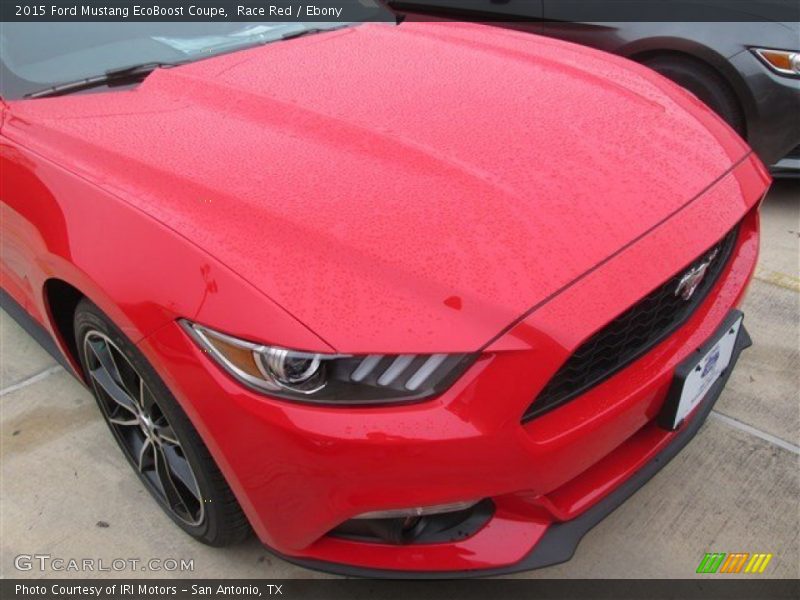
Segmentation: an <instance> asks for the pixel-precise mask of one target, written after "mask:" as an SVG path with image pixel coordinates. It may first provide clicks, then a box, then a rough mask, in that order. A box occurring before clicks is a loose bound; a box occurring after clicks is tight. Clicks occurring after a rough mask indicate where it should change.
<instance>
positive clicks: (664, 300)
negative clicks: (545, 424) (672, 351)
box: [522, 228, 737, 422]
mask: <svg viewBox="0 0 800 600" xmlns="http://www.w3.org/2000/svg"><path fill="white" fill-rule="evenodd" d="M736 233H737V229H736V228H735V229H733V230H732V231H731V232H729V233H728V234H727V235H726V236H725V237H724V238H723V239H722V240H720V241H719V242H718V243H717V244H716V245H714V246H713V247H712V248H710V249H709V250H708V251H707V252H704V253H703V254H702V255H701V256H700V257H699V258H697V260H695V261H694V262H693V263H692V264H690V265H688V266H687V267H686V268H684V269H681V270H680V271H679V272H678V273H677V274H676V275H675V276H673V277H672V278H671V279H669V281H667V282H666V283H664V284H663V285H661V286H660V287H658V288H656V289H655V290H653V291H652V292H650V293H649V294H648V295H647V296H645V297H644V298H642V299H641V300H640V301H639V302H637V303H636V304H634V305H633V306H632V307H631V308H629V309H628V310H626V311H625V312H624V313H622V314H621V315H619V316H618V317H617V318H616V319H614V320H613V321H611V322H610V323H609V324H608V325H606V326H605V327H604V328H603V329H601V330H600V331H598V332H597V333H595V334H594V335H593V336H592V337H590V338H589V339H588V340H586V342H584V343H583V344H582V345H581V346H580V348H578V349H577V350H576V351H575V353H574V354H573V355H572V356H571V357H570V358H569V359H568V360H567V362H565V363H564V364H563V365H562V367H561V368H560V369H559V370H558V372H557V373H556V374H555V375H554V376H553V378H552V379H551V380H550V382H549V383H548V384H547V385H546V386H545V388H544V389H543V390H542V391H541V392H540V393H539V395H538V396H537V397H536V399H535V400H534V401H533V403H532V404H531V405H530V407H528V410H527V411H526V412H525V414H524V415H523V417H522V420H523V422H524V421H528V420H530V419H533V418H534V417H538V416H539V415H541V414H544V413H545V412H548V411H550V410H552V409H554V408H555V407H557V406H560V405H561V404H564V403H565V402H567V401H569V400H571V399H572V398H575V397H576V396H578V395H580V394H582V393H584V392H585V391H587V390H588V389H590V388H592V387H594V386H595V385H597V384H599V383H600V382H601V381H604V380H605V379H607V378H608V377H611V375H613V374H614V373H616V372H617V371H619V370H620V369H622V368H623V367H625V366H626V365H628V364H630V363H631V362H633V361H634V360H636V359H637V358H638V357H640V356H641V355H642V354H644V353H645V352H647V351H648V350H649V349H650V348H652V347H653V346H655V345H656V344H657V343H658V342H660V341H661V340H663V339H664V338H665V337H667V336H668V335H669V334H670V333H672V332H673V331H675V330H676V329H677V328H678V327H680V325H681V324H682V323H683V322H684V321H686V319H688V318H689V316H690V315H691V314H692V312H694V310H695V309H696V308H697V307H698V306H699V305H700V303H701V302H702V301H703V299H704V298H705V297H706V295H707V294H708V292H709V290H710V289H711V288H712V287H713V285H714V282H715V281H716V280H717V278H718V277H719V275H720V273H721V272H722V269H723V267H724V266H725V264H726V263H727V262H728V258H729V257H730V254H731V250H732V249H733V246H734V244H735V242H736ZM711 256H713V258H712V259H711V261H710V264H709V265H708V268H707V270H706V272H705V276H704V277H703V279H702V281H701V282H700V283H699V285H698V286H697V288H696V289H695V291H694V293H693V294H692V295H691V297H690V298H689V299H688V300H685V299H683V298H682V297H681V295H680V294H676V289H677V288H678V285H679V284H680V282H681V279H682V278H683V277H684V276H685V275H686V274H687V273H689V272H690V271H691V270H692V269H695V268H697V267H698V266H699V265H701V264H702V263H703V262H704V261H706V260H708V258H709V257H711Z"/></svg>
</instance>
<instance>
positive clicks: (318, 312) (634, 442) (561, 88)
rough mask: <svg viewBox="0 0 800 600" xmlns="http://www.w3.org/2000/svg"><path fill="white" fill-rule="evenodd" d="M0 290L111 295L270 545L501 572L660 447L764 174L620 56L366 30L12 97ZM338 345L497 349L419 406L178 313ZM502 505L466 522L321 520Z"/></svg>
mask: <svg viewBox="0 0 800 600" xmlns="http://www.w3.org/2000/svg"><path fill="white" fill-rule="evenodd" d="M0 142H2V146H0V151H1V152H2V154H0V160H2V194H1V195H0V198H1V199H2V205H1V206H2V219H3V257H2V277H3V279H2V283H3V288H4V289H5V290H6V291H7V292H8V293H10V294H11V296H12V297H14V298H15V299H16V300H17V301H18V302H19V303H21V304H23V306H25V308H26V309H27V310H28V312H29V313H30V314H31V315H32V316H34V317H35V318H36V319H37V320H38V321H39V322H40V323H41V324H42V325H43V326H44V327H45V328H46V329H47V330H48V331H49V332H50V333H51V334H52V335H53V336H54V337H55V338H56V339H57V340H58V341H59V344H60V347H61V349H62V351H63V352H64V353H65V354H66V355H67V356H68V357H70V358H72V357H71V356H70V353H69V345H68V344H67V343H65V340H63V339H61V338H60V336H59V333H58V331H57V330H56V328H55V326H54V324H53V322H52V319H51V318H50V315H49V308H48V306H47V301H46V298H45V295H44V294H43V289H44V286H45V282H46V281H47V280H49V279H51V278H57V279H60V280H63V281H65V282H68V283H69V284H71V285H72V286H74V287H75V288H77V289H79V290H80V291H81V292H82V293H83V294H85V295H86V296H88V297H89V298H90V299H92V301H94V302H95V303H96V304H97V305H98V306H99V307H100V308H101V309H102V310H103V311H105V312H106V313H107V314H108V315H109V316H110V317H111V318H112V319H113V320H114V321H115V322H116V323H117V324H118V325H120V327H122V328H123V330H124V331H125V332H126V334H127V335H128V336H129V337H130V338H131V339H132V340H133V341H134V342H136V343H137V344H138V345H139V347H140V348H141V350H142V351H143V352H144V354H145V356H146V357H147V358H148V359H149V361H150V362H151V363H152V364H153V365H154V366H155V368H156V370H157V371H158V372H159V374H160V375H161V376H162V378H163V379H164V380H165V382H166V383H167V385H168V386H169V388H170V389H171V390H172V391H173V393H174V394H175V396H176V397H177V399H178V400H179V402H180V403H181V405H182V406H183V408H184V409H185V411H186V412H187V414H188V415H189V417H190V419H191V421H192V422H193V424H194V425H195V427H196V428H197V429H198V431H199V432H200V434H201V436H202V438H203V439H204V441H205V442H206V444H207V445H208V447H209V449H210V450H211V452H212V454H213V456H214V458H215V459H216V461H217V462H218V464H219V466H220V468H221V470H222V471H223V473H224V474H225V476H226V478H227V480H228V482H229V483H230V485H231V487H232V489H233V490H234V492H235V493H236V496H237V498H238V499H239V501H240V503H241V504H242V507H243V509H244V511H245V512H246V514H247V515H248V517H249V519H250V521H251V523H252V525H253V527H254V529H255V530H256V532H257V534H258V536H259V538H260V539H261V540H262V541H263V542H264V543H265V544H267V545H268V546H270V547H271V548H273V549H275V550H277V551H279V552H281V553H283V554H284V555H287V556H292V557H302V558H310V559H318V560H324V561H333V562H344V563H348V564H353V565H359V566H364V567H370V568H376V569H411V570H417V571H438V570H460V569H480V568H491V567H500V566H504V565H509V564H512V563H514V562H516V561H518V560H519V559H520V558H521V557H522V556H524V555H525V554H526V553H528V552H529V551H530V550H531V548H532V547H534V546H535V545H536V542H537V540H538V539H539V538H540V537H541V536H542V535H544V533H545V532H546V531H547V529H548V527H549V526H550V525H551V524H552V523H554V522H558V521H563V520H567V519H571V518H574V517H575V516H577V515H579V514H581V513H582V512H583V511H585V510H586V509H587V508H588V507H590V506H592V505H593V504H595V503H596V502H598V501H599V500H600V499H602V498H603V497H605V496H606V495H607V494H609V493H610V492H611V491H612V490H613V489H615V488H616V487H617V486H619V485H620V484H621V483H622V482H624V481H625V480H626V479H627V478H629V477H630V476H631V475H632V474H633V473H635V472H636V471H637V470H638V469H640V468H641V467H642V465H643V464H645V463H646V462H648V460H650V459H651V458H652V457H653V456H655V455H656V454H657V453H658V452H659V451H660V450H661V449H662V448H664V447H665V446H666V445H667V444H668V443H669V442H670V440H671V438H672V436H674V434H673V433H671V432H669V431H667V430H664V429H661V428H659V427H658V426H657V425H656V424H655V423H654V418H655V416H656V414H657V413H658V411H659V410H660V407H661V405H662V404H663V402H664V398H665V395H666V393H667V388H668V387H669V384H670V382H671V380H672V374H673V371H674V369H675V366H676V365H677V364H678V363H680V362H681V361H682V360H684V359H685V358H686V357H687V356H688V355H689V354H691V353H692V352H693V351H694V350H695V349H696V348H697V347H699V346H700V345H701V344H702V343H704V342H705V341H706V340H707V339H708V337H709V336H710V335H711V334H712V333H713V332H714V331H715V330H716V328H717V327H718V326H719V325H720V323H721V322H722V321H723V320H724V318H725V316H726V315H727V314H728V313H729V311H730V310H731V308H733V307H735V306H736V305H737V304H738V303H739V302H740V300H741V298H742V296H743V294H744V291H745V289H746V285H747V282H748V280H749V278H750V276H751V274H752V271H753V268H754V265H755V261H756V258H757V254H758V215H757V211H756V207H757V204H758V202H759V200H760V199H761V198H762V197H763V194H764V192H765V189H766V186H767V184H768V182H769V177H768V175H767V173H766V171H765V169H764V168H763V165H761V163H760V162H759V161H758V159H756V158H755V157H754V155H752V154H751V153H750V152H749V150H748V148H747V147H746V146H745V144H744V143H743V142H742V141H741V140H740V139H739V138H738V137H737V136H736V135H735V134H734V133H733V132H732V131H731V130H730V129H729V128H728V127H727V125H725V124H724V123H723V122H722V121H720V120H719V119H718V118H717V117H716V116H715V115H713V113H711V111H710V110H708V109H707V108H705V107H703V106H702V105H701V104H700V103H699V101H697V100H695V99H694V98H693V97H691V96H689V95H688V94H686V93H685V92H683V91H681V90H679V89H678V88H676V87H675V86H673V85H672V84H670V83H669V82H667V81H666V80H664V79H662V78H661V77H660V76H658V75H656V74H654V73H651V72H649V71H647V70H646V69H644V68H643V67H640V66H638V65H634V64H632V63H629V62H627V61H625V60H623V59H619V58H616V57H612V56H609V55H604V54H601V53H598V52H596V51H593V50H589V49H585V48H581V47H578V46H573V45H570V44H566V43H562V42H559V41H555V40H550V39H539V38H535V37H534V36H530V35H525V34H517V33H514V32H509V31H507V30H501V29H489V28H482V27H479V26H475V25H466V24H441V23H437V24H433V23H427V24H424V23H408V24H403V25H402V26H399V27H389V26H386V25H380V24H372V25H366V24H365V25H361V26H358V27H354V28H350V29H345V30H339V31H335V32H330V33H325V34H318V35H314V36H309V37H304V38H300V39H296V40H291V41H286V42H280V43H275V44H272V45H267V46H264V47H261V48H257V49H253V50H247V51H242V52H237V53H233V54H229V55H225V56H220V57H216V58H212V59H207V60H204V61H201V62H197V63H193V64H190V65H187V66H183V67H179V68H173V69H169V70H159V71H156V72H155V73H153V74H152V75H151V76H150V77H148V78H147V80H146V81H145V82H144V83H142V84H141V85H140V86H138V87H136V88H135V89H131V90H126V91H116V92H103V93H92V94H80V95H73V96H64V97H59V98H47V99H37V100H26V101H18V102H9V103H8V105H7V106H4V107H3V121H2V139H0ZM737 223H741V225H740V227H741V230H740V233H739V237H738V241H737V244H736V247H735V249H734V251H733V254H732V256H731V258H730V260H729V262H728V265H727V266H726V268H725V271H724V272H723V274H722V275H721V277H720V278H719V280H718V281H717V282H716V284H715V286H714V288H713V290H712V291H711V293H710V294H709V295H708V297H707V298H706V299H705V300H704V301H703V303H702V304H701V305H700V307H699V308H698V309H697V310H696V311H695V312H694V313H693V314H692V316H691V318H690V319H689V320H688V321H687V322H686V323H684V324H683V325H682V326H681V327H680V329H679V330H678V331H677V332H675V333H674V334H673V335H671V336H670V337H668V338H667V339H665V340H664V341H662V342H661V343H659V344H658V345H657V346H655V347H654V348H652V349H651V350H650V351H649V352H648V353H647V354H645V355H644V356H642V357H640V358H639V359H638V360H636V361H635V362H634V363H632V364H631V365H629V366H628V367H626V368H625V369H624V370H623V371H620V372H619V373H617V374H616V375H614V376H613V377H611V378H609V379H607V380H606V381H604V382H603V383H601V384H600V385H597V386H596V387H594V388H593V389H591V390H590V391H589V392H587V393H585V394H583V395H581V396H579V397H578V398H576V399H574V400H572V401H571V402H569V403H568V404H566V405H564V406H562V407H560V408H559V409H557V410H554V411H552V412H550V413H547V414H545V415H543V416H541V417H539V418H537V419H535V420H533V421H532V422H530V423H528V424H526V425H522V424H521V423H520V418H521V416H522V414H523V412H524V411H525V409H526V408H527V406H528V405H529V404H530V403H531V401H532V400H533V398H535V397H536V395H537V393H538V392H539V391H540V390H541V389H542V388H543V387H544V385H545V384H546V383H547V382H548V381H549V379H550V378H551V377H552V375H553V374H554V373H555V372H556V371H557V370H558V368H559V367H560V366H561V365H562V364H563V363H564V361H565V360H566V359H567V358H568V357H569V356H570V355H571V354H572V352H573V351H574V350H575V349H576V348H577V347H578V346H579V345H580V344H581V343H582V342H583V341H584V340H586V339H587V338H588V337H589V336H591V335H592V334H593V333H594V332H595V331H598V330H599V329H601V328H602V327H603V326H604V325H606V324H607V323H608V322H609V321H610V320H612V319H613V318H614V317H615V316H616V315H618V314H620V313H621V312H623V311H624V310H625V309H626V308H628V307H629V306H631V305H633V304H635V303H636V302H637V301H638V300H639V299H641V298H642V297H643V296H644V295H645V294H647V293H648V292H649V291H650V290H652V289H654V288H656V287H658V286H659V285H661V284H662V283H663V282H664V281H666V280H668V279H669V278H670V277H671V276H673V275H674V274H675V273H676V272H678V271H679V270H680V269H681V268H683V267H685V266H686V265H687V264H689V263H691V262H692V261H693V260H694V259H695V258H697V257H698V256H699V255H701V254H702V253H703V252H704V251H706V250H707V249H708V248H709V247H711V246H712V245H713V244H714V243H716V242H717V241H718V240H719V239H721V238H722V237H723V236H724V235H725V234H726V233H727V232H728V231H729V230H730V229H731V228H733V227H734V226H735V225H736V224H737ZM182 317H185V318H189V319H192V320H196V321H198V322H200V323H203V324H206V325H209V326H211V327H214V328H216V329H218V330H221V331H225V332H227V333H229V334H232V335H237V336H240V337H243V338H246V339H249V340H253V341H257V342H263V343H267V344H269V343H274V344H279V345H281V346H285V347H291V348H297V349H303V350H313V351H319V352H333V351H338V352H347V353H369V352H377V353H406V352H408V353H429V352H476V351H479V350H482V351H483V354H482V355H481V357H480V358H479V359H478V360H477V362H475V363H474V364H473V365H472V367H471V368H470V369H469V370H468V371H467V372H466V373H465V374H464V375H463V376H462V377H461V378H460V379H459V380H458V381H457V382H456V383H455V384H454V385H453V386H452V387H451V388H450V389H449V390H447V391H446V392H445V393H443V394H442V395H440V396H438V397H436V398H434V399H432V400H428V401H425V402H422V403H418V404H414V405H409V406H402V407H382V408H346V407H319V406H306V405H300V404H292V403H289V402H285V401H281V400H277V399H272V398H269V397H266V396H263V395H260V394H257V393H254V392H252V391H250V390H248V389H246V388H244V387H242V386H241V385H240V384H238V383H237V382H235V381H234V380H232V379H231V378H230V377H229V376H228V375H226V374H225V373H224V372H222V371H221V370H220V369H219V368H217V366H216V365H215V364H213V363H212V362H211V361H210V360H209V358H208V356H206V355H205V354H204V353H203V352H202V351H201V350H200V349H199V348H198V347H197V346H196V345H195V343H194V342H193V341H192V340H191V339H190V338H189V337H188V336H187V335H186V333H185V332H184V331H183V329H182V328H181V327H180V326H179V325H178V324H177V322H176V319H178V318H182ZM487 497H490V498H492V499H493V501H494V504H495V506H496V511H495V514H494V516H493V517H492V518H491V520H490V521H489V522H488V523H487V524H486V526H485V527H483V528H482V529H481V530H480V531H478V532H477V533H476V534H475V535H473V536H471V537H469V538H468V539H466V540H462V541H460V542H453V543H446V544H445V543H442V544H425V545H413V544H412V545H408V546H389V545H383V544H368V543H363V542H355V541H352V540H344V539H337V538H333V537H329V536H326V535H325V534H326V533H327V532H328V531H330V530H331V529H332V528H333V527H335V526H337V525H338V524H340V523H342V522H343V521H345V520H347V519H350V518H352V517H354V516H355V515H357V514H360V513H364V512H367V511H373V510H384V509H390V508H402V507H407V506H426V505H434V504H442V503H447V502H454V501H461V500H465V499H480V498H487Z"/></svg>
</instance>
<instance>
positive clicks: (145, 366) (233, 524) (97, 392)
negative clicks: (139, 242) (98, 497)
mask: <svg viewBox="0 0 800 600" xmlns="http://www.w3.org/2000/svg"><path fill="white" fill-rule="evenodd" d="M74 326H75V328H74V331H75V343H76V345H77V348H78V357H79V359H80V363H81V367H82V368H83V372H84V375H85V377H86V381H87V383H88V384H89V388H90V389H91V390H92V393H93V395H94V397H95V400H96V401H97V404H98V406H99V408H100V411H101V413H102V414H103V418H104V419H105V421H106V424H107V425H108V427H109V429H110V430H111V433H112V434H113V436H114V439H115V440H116V441H117V444H118V445H119V447H120V449H121V450H122V452H123V454H124V455H125V457H126V458H127V459H128V462H129V463H130V465H131V467H132V468H133V469H134V472H136V474H137V475H138V477H139V479H140V480H141V481H142V483H143V484H144V486H145V487H146V488H147V490H148V491H149V492H150V494H151V495H152V496H153V498H155V500H156V501H157V502H158V504H159V505H160V506H161V508H162V509H163V510H164V512H166V513H167V514H168V515H169V517H170V518H171V519H172V520H173V521H174V522H175V523H176V524H177V525H178V526H179V527H180V528H181V529H183V530H184V531H185V532H186V533H188V534H189V535H191V536H192V537H193V538H195V539H197V540H199V541H201V542H203V543H204V544H208V545H209V546H227V545H230V544H234V543H237V542H240V541H242V540H244V539H245V538H246V537H247V536H248V535H249V533H250V526H249V524H248V522H247V519H246V517H245V516H244V513H242V510H241V508H240V507H239V504H238V502H237V501H236V498H235V497H234V495H233V492H232V491H231V489H230V488H229V487H228V484H227V483H226V481H225V479H224V477H223V475H222V473H221V472H220V470H219V468H218V467H217V465H216V464H215V462H214V460H213V458H212V457H211V455H210V453H209V452H208V449H207V448H206V446H205V444H203V442H202V440H201V439H200V436H199V435H198V433H197V431H196V430H195V428H194V427H193V426H192V424H191V422H190V421H189V419H188V417H187V416H186V414H185V413H184V412H183V410H182V409H181V407H180V405H179V404H178V402H177V401H176V400H175V398H174V396H173V395H172V394H171V393H170V391H169V390H168V389H167V387H166V385H165V384H164V382H163V381H162V380H161V378H160V377H159V376H158V374H157V373H156V372H155V370H154V369H153V367H152V366H151V365H150V364H149V363H148V362H147V360H146V359H145V357H144V355H143V354H142V353H141V351H140V350H139V349H138V348H137V347H136V346H135V345H134V344H133V343H132V342H131V341H130V340H129V339H128V338H127V337H126V336H125V335H124V334H123V333H122V331H120V329H119V328H118V327H116V326H115V325H114V324H113V323H112V322H111V320H110V319H109V318H108V317H107V316H106V315H105V314H103V312H102V311H101V310H100V309H99V308H97V307H96V306H95V305H94V304H92V303H91V302H89V301H88V300H86V299H83V300H81V301H80V303H79V304H78V306H77V308H76V309H75V315H74ZM132 403H133V404H132Z"/></svg>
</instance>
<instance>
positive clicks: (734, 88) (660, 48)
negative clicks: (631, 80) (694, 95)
mask: <svg viewBox="0 0 800 600" xmlns="http://www.w3.org/2000/svg"><path fill="white" fill-rule="evenodd" d="M619 53H620V54H621V55H622V56H624V57H625V58H628V59H630V60H633V61H635V62H638V63H640V64H644V63H646V62H647V61H648V60H649V59H653V58H656V57H659V58H660V57H674V58H677V59H682V60H685V61H686V62H693V63H695V64H701V65H703V66H705V67H707V68H711V69H713V70H714V71H715V72H717V73H718V74H719V75H720V77H721V78H722V80H723V81H724V82H725V83H726V84H727V85H728V87H729V89H730V90H731V92H732V93H733V96H734V98H736V101H737V102H738V104H739V109H740V110H741V112H742V116H743V117H744V128H745V136H747V135H748V132H749V127H748V124H749V122H750V120H751V118H752V117H753V115H754V114H755V110H756V106H755V98H753V95H752V92H751V91H750V88H749V87H748V86H747V83H746V82H745V80H744V79H743V78H742V76H741V75H740V74H739V72H738V71H737V70H736V69H735V68H734V67H732V66H731V64H730V61H729V60H728V59H727V58H726V57H724V56H723V55H722V54H720V53H719V52H717V51H716V50H714V49H713V48H710V47H708V46H706V45H704V44H701V43H698V42H696V41H693V40H687V39H683V38H674V37H653V38H646V39H643V40H637V41H635V42H632V43H631V44H628V45H627V46H624V47H623V48H621V49H620V50H619Z"/></svg>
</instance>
